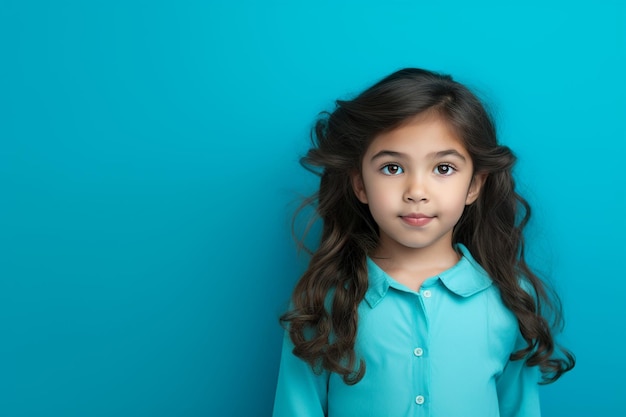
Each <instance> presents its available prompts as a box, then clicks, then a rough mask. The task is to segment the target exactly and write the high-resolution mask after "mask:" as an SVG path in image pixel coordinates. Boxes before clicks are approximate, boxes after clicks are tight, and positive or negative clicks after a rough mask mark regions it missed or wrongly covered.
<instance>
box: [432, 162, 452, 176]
mask: <svg viewBox="0 0 626 417" xmlns="http://www.w3.org/2000/svg"><path fill="white" fill-rule="evenodd" d="M454 171H456V170H455V169H454V167H453V166H452V165H448V164H440V165H437V166H436V167H435V173H437V174H439V175H443V176H448V175H451V174H452V173H454Z"/></svg>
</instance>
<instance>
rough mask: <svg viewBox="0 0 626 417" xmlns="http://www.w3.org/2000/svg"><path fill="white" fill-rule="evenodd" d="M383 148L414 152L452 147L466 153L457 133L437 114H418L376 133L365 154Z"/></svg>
mask: <svg viewBox="0 0 626 417" xmlns="http://www.w3.org/2000/svg"><path fill="white" fill-rule="evenodd" d="M385 148H394V149H403V150H405V151H414V152H426V151H428V152H431V151H435V152H436V151H438V150H443V149H454V150H456V151H458V152H463V153H465V154H467V150H466V148H465V145H464V143H463V141H462V140H461V138H460V137H459V135H458V134H457V133H456V131H455V130H454V129H453V128H452V127H451V126H450V124H449V122H448V121H447V120H446V119H445V118H443V117H441V116H438V115H427V116H423V115H419V116H417V117H414V118H411V119H409V120H407V121H406V122H404V123H402V124H401V125H399V126H397V127H396V128H394V129H391V130H389V131H387V132H383V133H381V134H379V135H377V136H376V137H374V139H373V140H372V142H371V143H370V145H369V147H368V149H367V151H366V154H372V153H377V152H380V151H381V150H384V149H385ZM394 149H389V150H394Z"/></svg>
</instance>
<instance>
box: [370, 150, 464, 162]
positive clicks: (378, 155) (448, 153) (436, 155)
mask: <svg viewBox="0 0 626 417" xmlns="http://www.w3.org/2000/svg"><path fill="white" fill-rule="evenodd" d="M384 156H391V157H393V158H406V157H407V155H406V154H404V153H402V152H396V151H388V150H382V151H380V152H378V153H376V154H375V155H374V156H372V159H371V161H374V160H376V159H378V158H382V157H384ZM428 156H429V157H430V158H432V159H438V158H444V157H446V156H455V157H457V158H459V159H461V160H462V161H463V162H466V161H467V160H466V159H465V157H464V156H463V155H461V153H460V152H459V151H457V150H456V149H446V150H444V151H439V152H432V153H429V154H428Z"/></svg>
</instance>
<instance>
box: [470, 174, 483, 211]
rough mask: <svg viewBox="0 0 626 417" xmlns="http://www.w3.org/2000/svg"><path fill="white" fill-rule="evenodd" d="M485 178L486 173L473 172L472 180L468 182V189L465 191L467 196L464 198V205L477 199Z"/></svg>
mask: <svg viewBox="0 0 626 417" xmlns="http://www.w3.org/2000/svg"><path fill="white" fill-rule="evenodd" d="M486 179H487V173H484V172H478V173H476V174H474V177H473V178H472V182H471V183H470V186H469V190H468V191H467V197H466V198H465V205H466V206H469V205H470V204H472V203H473V202H474V201H476V200H477V199H478V196H479V195H480V191H481V190H482V188H483V185H484V184H485V180H486Z"/></svg>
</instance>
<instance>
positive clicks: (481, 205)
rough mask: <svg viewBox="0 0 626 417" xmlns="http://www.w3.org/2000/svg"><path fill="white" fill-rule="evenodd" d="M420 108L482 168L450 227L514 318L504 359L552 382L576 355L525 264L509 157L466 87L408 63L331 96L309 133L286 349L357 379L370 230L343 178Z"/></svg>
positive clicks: (553, 305) (524, 206)
mask: <svg viewBox="0 0 626 417" xmlns="http://www.w3.org/2000/svg"><path fill="white" fill-rule="evenodd" d="M424 112H436V113H437V114H438V115H439V116H440V117H442V119H443V120H445V121H446V122H447V123H448V124H449V126H450V127H451V128H452V129H453V130H454V131H455V133H457V135H458V137H459V138H460V139H461V140H462V142H463V144H464V145H465V147H466V149H467V151H468V153H469V154H470V156H471V158H472V161H473V165H474V170H475V172H481V173H485V174H487V176H486V180H485V183H484V185H483V188H482V190H481V192H480V195H479V198H478V200H477V201H475V202H474V203H473V204H471V205H469V206H467V207H466V208H465V211H464V212H463V214H462V216H461V218H460V220H459V222H458V223H457V225H456V226H455V228H454V231H453V238H452V239H453V243H462V244H464V245H465V246H467V248H468V249H469V250H470V252H471V253H472V254H473V255H474V257H475V258H476V260H477V261H478V263H479V264H480V265H481V266H482V267H483V268H484V269H485V270H486V271H487V273H488V274H489V275H490V276H491V278H492V280H493V282H494V283H495V285H496V286H497V287H498V288H499V290H500V294H501V297H502V301H503V303H504V304H505V305H506V306H507V307H508V308H509V309H510V310H511V311H512V312H513V313H514V314H515V316H516V318H517V322H518V324H519V329H520V332H521V334H522V336H523V338H524V340H525V341H526V346H525V347H524V348H523V349H521V350H519V351H517V352H514V353H513V354H512V355H511V360H522V359H524V360H526V364H527V365H528V366H538V367H539V368H540V370H541V373H542V381H541V383H542V384H548V383H551V382H554V381H556V380H557V379H558V378H559V377H560V376H561V375H562V374H563V373H565V372H567V371H569V370H570V369H572V368H573V367H574V364H575V358H574V356H573V355H572V353H571V352H569V351H568V350H566V349H563V348H561V347H560V346H558V345H557V344H556V343H555V340H554V333H555V332H556V331H557V330H559V329H560V328H561V327H562V325H563V319H562V312H561V303H560V300H559V298H558V296H557V295H556V293H555V292H554V291H553V290H552V289H551V288H550V287H549V286H548V285H547V284H546V283H545V282H543V281H542V280H541V279H540V278H539V277H538V276H537V275H536V274H535V273H534V272H533V271H532V270H531V269H530V268H529V266H528V264H527V263H526V260H525V251H524V236H523V233H522V232H523V229H524V227H525V226H526V224H527V223H528V220H529V218H530V214H531V211H530V206H529V205H528V203H527V202H526V201H525V200H524V199H523V198H522V197H521V196H520V195H518V194H517V192H516V191H515V182H514V179H513V176H512V168H513V165H514V163H515V156H514V155H513V153H512V152H511V150H510V149H509V148H508V147H506V146H502V145H499V144H498V141H497V138H496V129H495V126H494V123H493V120H492V118H491V117H490V115H489V114H488V112H487V111H486V109H485V107H484V106H483V104H482V103H481V101H480V100H479V99H478V98H477V97H476V96H475V95H474V94H473V93H472V92H471V91H470V90H469V89H468V88H466V87H465V86H463V85H462V84H460V83H458V82H456V81H454V80H453V79H452V77H450V76H449V75H444V74H438V73H434V72H431V71H426V70H422V69H417V68H406V69H402V70H400V71H397V72H395V73H393V74H391V75H389V76H388V77H386V78H384V79H382V80H381V81H379V82H378V83H376V84H374V85H373V86H372V87H370V88H368V89H367V90H365V91H364V92H363V93H361V94H360V95H358V96H357V97H356V98H354V99H352V100H337V101H336V108H335V109H334V111H332V113H328V112H324V113H322V114H321V115H320V117H319V119H318V120H317V122H316V124H315V127H314V128H313V130H312V134H311V138H312V142H313V146H312V147H311V149H309V151H308V153H307V154H306V155H305V156H304V157H303V158H302V159H301V164H302V165H303V166H304V167H305V168H307V169H309V170H310V171H312V172H315V173H317V174H318V175H320V176H321V178H320V186H319V190H318V191H317V193H316V194H315V195H313V196H311V197H310V198H309V199H307V200H305V202H304V204H303V206H302V207H304V206H306V205H313V206H314V207H315V210H316V214H317V216H319V218H320V219H321V221H322V230H321V241H320V243H319V246H318V247H317V249H316V250H315V251H312V252H311V259H310V261H309V265H308V268H307V269H306V270H305V272H304V273H303V275H302V276H301V277H300V280H299V281H298V283H297V284H296V286H295V288H294V291H293V294H292V307H291V309H290V310H289V311H287V312H286V313H284V314H283V315H282V316H281V318H280V320H281V323H282V324H283V325H284V326H285V327H286V328H287V329H288V331H289V336H290V338H291V340H292V342H293V344H294V349H293V353H294V354H295V355H296V356H298V357H300V358H301V359H302V360H304V361H306V362H308V363H309V364H310V365H311V367H312V368H313V369H314V370H315V371H316V372H320V371H321V370H322V369H325V370H328V371H331V372H335V373H337V374H339V375H341V376H342V378H343V380H344V382H345V383H347V384H355V383H357V382H358V381H360V380H361V378H362V377H363V375H364V373H365V367H366V364H365V363H364V362H363V360H362V359H358V358H357V355H356V353H355V350H354V345H355V339H356V334H357V325H358V319H359V317H358V306H359V304H360V303H361V301H362V300H363V298H364V296H365V293H366V291H367V287H368V277H367V266H366V258H367V254H368V253H370V252H371V251H372V250H373V249H374V248H375V247H376V245H377V243H378V236H379V235H378V226H377V225H376V223H375V222H374V219H373V218H372V216H371V214H370V212H369V209H368V207H367V205H365V204H362V203H361V202H360V201H359V200H358V199H357V198H356V195H355V194H354V191H353V189H352V184H351V180H350V178H351V175H350V174H351V173H352V172H355V171H356V170H360V168H361V161H362V158H363V155H364V154H365V152H366V150H367V147H368V145H369V144H370V142H371V141H372V140H373V139H374V138H375V137H376V136H377V135H380V134H381V133H383V132H387V131H390V130H392V129H394V128H395V127H397V126H399V125H400V124H402V123H403V122H405V121H406V120H407V119H409V118H412V117H414V116H416V115H418V114H421V113H424ZM302 207H301V208H302ZM298 212H299V210H298ZM298 212H296V216H297V215H298ZM294 222H295V216H294ZM303 239H304V237H303V238H302V240H301V241H300V243H301V244H303ZM357 362H358V363H357Z"/></svg>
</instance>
